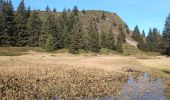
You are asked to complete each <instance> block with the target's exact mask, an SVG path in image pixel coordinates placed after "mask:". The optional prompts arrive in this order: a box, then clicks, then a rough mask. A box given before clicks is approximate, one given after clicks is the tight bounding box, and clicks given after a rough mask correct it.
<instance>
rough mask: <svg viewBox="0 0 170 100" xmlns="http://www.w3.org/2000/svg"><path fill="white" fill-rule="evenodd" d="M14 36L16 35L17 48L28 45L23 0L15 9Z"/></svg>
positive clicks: (25, 12)
mask: <svg viewBox="0 0 170 100" xmlns="http://www.w3.org/2000/svg"><path fill="white" fill-rule="evenodd" d="M15 23H16V30H17V31H16V34H17V37H16V38H17V44H16V45H17V46H26V45H28V42H29V41H28V34H27V31H26V30H27V11H26V8H25V4H24V0H22V1H21V2H20V4H19V6H18V8H17V11H16V16H15Z"/></svg>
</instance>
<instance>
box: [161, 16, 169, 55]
mask: <svg viewBox="0 0 170 100" xmlns="http://www.w3.org/2000/svg"><path fill="white" fill-rule="evenodd" d="M161 49H162V50H161V52H162V54H166V55H168V56H169V55H170V14H169V15H168V17H167V18H166V21H165V26H164V31H163V37H162V43H161Z"/></svg>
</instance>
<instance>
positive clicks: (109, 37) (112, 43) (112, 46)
mask: <svg viewBox="0 0 170 100" xmlns="http://www.w3.org/2000/svg"><path fill="white" fill-rule="evenodd" d="M106 35H107V36H106V46H107V48H108V49H111V50H116V46H115V39H114V35H113V31H112V28H111V27H110V30H109V33H108V34H106Z"/></svg>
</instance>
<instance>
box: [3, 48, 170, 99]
mask: <svg viewBox="0 0 170 100" xmlns="http://www.w3.org/2000/svg"><path fill="white" fill-rule="evenodd" d="M168 62H170V59H169V58H166V57H155V58H154V57H152V59H139V58H136V57H133V56H120V55H109V56H105V55H97V56H83V55H71V54H67V53H62V54H59V53H45V52H35V51H29V52H28V53H27V54H25V55H21V56H0V72H1V73H0V89H1V91H2V92H3V93H2V94H0V96H1V97H2V98H3V99H9V98H14V97H15V99H16V98H17V99H35V98H36V97H38V96H47V97H48V96H62V97H68V96H73V97H79V98H81V97H98V96H114V95H118V94H119V92H120V89H121V88H122V85H123V84H124V83H125V82H126V81H127V79H128V77H137V76H138V75H140V74H142V73H143V72H145V71H146V72H149V73H153V76H155V77H157V76H160V75H162V74H159V70H155V71H152V68H160V69H161V68H164V67H165V68H168V67H169V66H170V65H169V63H168ZM129 68H130V69H133V70H132V71H128V69H129ZM157 73H158V74H157ZM160 77H161V78H164V77H163V76H160ZM169 79H170V78H169ZM164 80H165V83H166V84H165V85H166V86H165V87H166V92H170V84H168V82H169V81H168V78H167V77H166V78H164Z"/></svg>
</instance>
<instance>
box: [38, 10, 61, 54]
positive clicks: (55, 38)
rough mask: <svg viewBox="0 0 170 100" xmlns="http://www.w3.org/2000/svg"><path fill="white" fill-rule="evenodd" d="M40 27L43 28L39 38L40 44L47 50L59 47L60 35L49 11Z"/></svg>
mask: <svg viewBox="0 0 170 100" xmlns="http://www.w3.org/2000/svg"><path fill="white" fill-rule="evenodd" d="M42 28H43V29H42V32H41V35H40V38H39V44H40V46H41V47H42V48H44V49H45V50H47V51H53V50H57V49H60V48H61V39H60V37H61V36H60V33H59V31H58V28H57V25H56V19H55V17H54V15H53V14H51V13H50V12H49V13H48V16H47V19H46V21H45V22H44V24H43V27H42Z"/></svg>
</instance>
